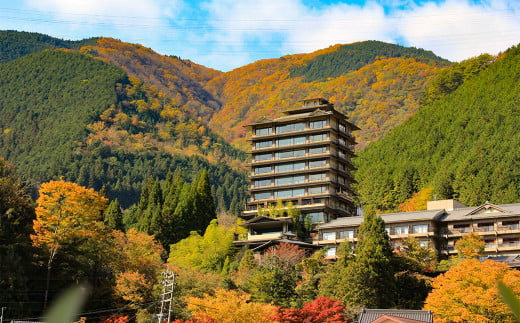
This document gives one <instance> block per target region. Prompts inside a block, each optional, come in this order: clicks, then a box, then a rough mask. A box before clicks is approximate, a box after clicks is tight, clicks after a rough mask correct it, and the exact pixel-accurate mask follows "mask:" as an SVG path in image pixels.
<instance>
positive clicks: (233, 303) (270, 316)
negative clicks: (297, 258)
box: [187, 289, 277, 323]
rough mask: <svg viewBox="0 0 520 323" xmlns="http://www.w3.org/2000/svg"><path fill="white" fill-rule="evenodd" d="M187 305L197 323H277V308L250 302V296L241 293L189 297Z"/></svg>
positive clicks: (226, 291) (224, 291)
mask: <svg viewBox="0 0 520 323" xmlns="http://www.w3.org/2000/svg"><path fill="white" fill-rule="evenodd" d="M187 304H188V310H189V311H190V312H191V314H192V315H193V318H194V319H195V322H219V323H239V322H256V323H274V322H276V320H275V319H274V318H275V316H276V311H277V307H276V306H274V305H270V304H262V303H253V302H250V295H249V294H247V293H242V292H239V291H234V290H224V289H219V290H217V291H216V292H215V296H211V295H207V294H206V295H205V296H204V297H203V298H197V297H189V298H188V299H187ZM211 320H214V321H211Z"/></svg>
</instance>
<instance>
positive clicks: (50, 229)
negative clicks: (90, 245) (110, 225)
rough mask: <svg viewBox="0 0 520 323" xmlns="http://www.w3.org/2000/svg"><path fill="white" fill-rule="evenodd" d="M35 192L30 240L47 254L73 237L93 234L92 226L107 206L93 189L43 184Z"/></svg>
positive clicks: (71, 185)
mask: <svg viewBox="0 0 520 323" xmlns="http://www.w3.org/2000/svg"><path fill="white" fill-rule="evenodd" d="M39 193H40V197H39V198H38V200H37V201H36V203H37V205H38V206H37V207H36V220H35V221H34V226H33V229H34V232H35V234H34V235H31V239H32V240H33V244H34V245H35V246H38V247H45V248H48V249H49V252H50V253H51V255H52V254H53V253H54V252H55V251H56V250H57V249H59V247H60V245H61V244H62V243H64V242H67V241H69V240H70V239H72V238H74V237H79V236H88V235H92V234H94V233H95V232H94V231H93V230H92V229H93V227H92V225H93V223H94V222H95V221H98V220H100V219H101V214H102V211H103V210H104V208H105V207H106V204H107V199H106V198H105V197H102V196H100V195H99V194H98V193H97V192H96V191H94V190H93V189H88V188H85V187H82V186H79V185H77V184H75V183H70V182H65V181H50V182H47V183H43V184H42V185H41V188H40V191H39Z"/></svg>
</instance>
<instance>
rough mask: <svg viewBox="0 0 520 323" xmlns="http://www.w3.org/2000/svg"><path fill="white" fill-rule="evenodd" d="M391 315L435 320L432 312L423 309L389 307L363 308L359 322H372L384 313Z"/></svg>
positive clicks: (417, 319) (423, 320) (430, 321)
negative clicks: (391, 308) (394, 308)
mask: <svg viewBox="0 0 520 323" xmlns="http://www.w3.org/2000/svg"><path fill="white" fill-rule="evenodd" d="M385 314H386V315H391V316H397V317H402V318H407V319H411V320H416V321H420V322H428V323H432V322H433V316H432V312H430V311H423V310H389V309H367V308H364V309H362V310H361V314H360V315H359V320H358V322H359V323H370V322H372V321H375V320H377V318H379V317H380V316H382V315H385Z"/></svg>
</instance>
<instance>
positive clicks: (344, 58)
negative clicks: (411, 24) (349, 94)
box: [291, 40, 450, 82]
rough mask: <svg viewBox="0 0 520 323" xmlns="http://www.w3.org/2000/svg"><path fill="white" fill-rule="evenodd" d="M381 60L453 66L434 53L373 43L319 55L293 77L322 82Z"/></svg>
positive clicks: (373, 41) (299, 67)
mask: <svg viewBox="0 0 520 323" xmlns="http://www.w3.org/2000/svg"><path fill="white" fill-rule="evenodd" d="M382 57H386V58H391V57H401V58H414V59H415V60H417V61H418V62H422V63H426V64H429V65H441V66H442V65H444V66H446V65H449V64H450V62H449V61H448V60H446V59H443V58H441V57H439V56H437V55H435V54H434V53H433V52H431V51H426V50H424V49H421V48H415V47H403V46H399V45H394V44H388V43H384V42H381V41H375V40H371V41H364V42H358V43H353V44H349V45H343V46H340V47H339V48H338V49H337V50H335V51H333V52H329V53H325V54H321V55H318V56H316V57H315V58H313V59H312V60H311V61H309V62H308V63H306V64H305V65H303V66H298V67H294V68H292V69H291V77H298V76H303V79H304V81H306V82H312V81H323V80H326V79H328V78H335V77H338V76H340V75H343V74H347V73H348V72H352V71H356V70H358V69H360V68H362V67H363V66H365V65H368V64H371V63H373V62H375V61H376V60H378V59H380V58H382Z"/></svg>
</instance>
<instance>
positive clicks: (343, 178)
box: [338, 176, 345, 185]
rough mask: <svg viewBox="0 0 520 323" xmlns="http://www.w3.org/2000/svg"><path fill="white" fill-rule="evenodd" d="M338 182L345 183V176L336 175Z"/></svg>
mask: <svg viewBox="0 0 520 323" xmlns="http://www.w3.org/2000/svg"><path fill="white" fill-rule="evenodd" d="M338 183H340V184H343V185H345V177H343V176H338Z"/></svg>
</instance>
